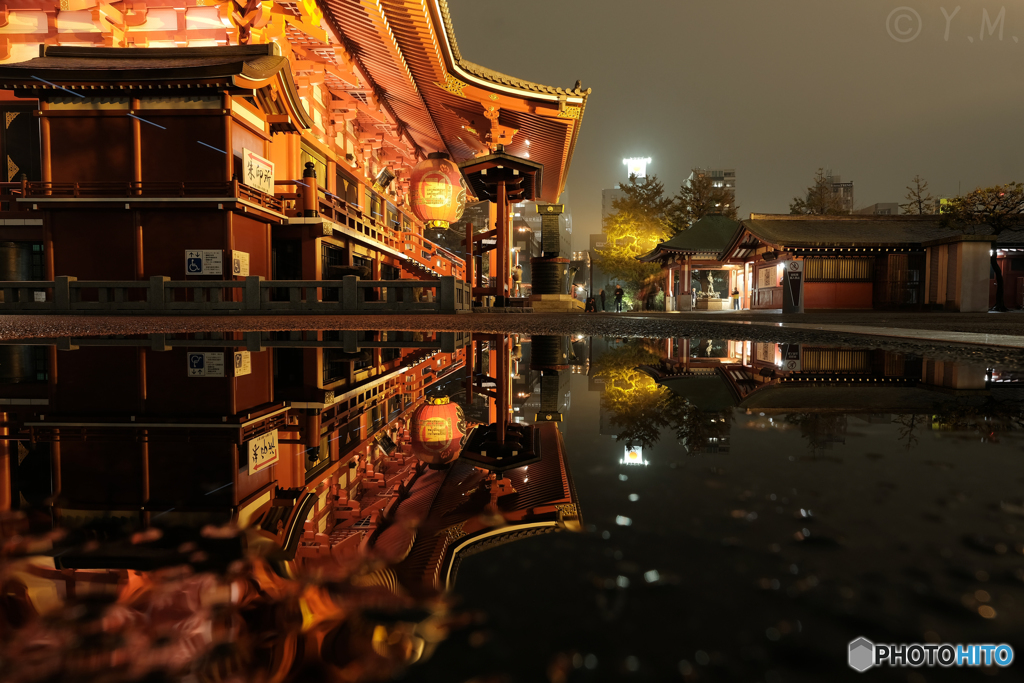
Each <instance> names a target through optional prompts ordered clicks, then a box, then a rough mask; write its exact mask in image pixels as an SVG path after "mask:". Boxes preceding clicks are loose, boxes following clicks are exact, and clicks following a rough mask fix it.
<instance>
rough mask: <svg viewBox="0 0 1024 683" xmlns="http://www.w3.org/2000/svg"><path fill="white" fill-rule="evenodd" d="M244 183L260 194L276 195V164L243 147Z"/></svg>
mask: <svg viewBox="0 0 1024 683" xmlns="http://www.w3.org/2000/svg"><path fill="white" fill-rule="evenodd" d="M242 183H244V184H245V185H248V186H249V187H254V188H256V189H257V190H259V191H260V192H264V193H266V194H274V162H273V161H270V160H269V159H264V158H263V157H261V156H260V155H259V154H257V153H256V152H253V151H252V150H251V149H246V148H245V147H243V148H242Z"/></svg>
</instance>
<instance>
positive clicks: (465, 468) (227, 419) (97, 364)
mask: <svg viewBox="0 0 1024 683" xmlns="http://www.w3.org/2000/svg"><path fill="white" fill-rule="evenodd" d="M538 342H539V343H538ZM526 346H527V347H532V351H533V354H532V358H530V360H529V362H528V367H527V365H524V364H523V361H522V358H521V354H522V346H521V345H520V344H519V343H518V341H517V340H515V339H509V338H506V337H504V336H497V335H491V336H484V335H481V336H477V337H471V336H470V335H468V334H461V333H459V334H456V333H426V334H424V333H395V332H390V333H383V332H358V333H357V332H310V333H284V334H279V333H272V334H267V333H263V334H260V333H248V334H237V333H236V334H227V335H223V336H222V335H206V336H205V337H203V336H199V335H188V336H185V335H182V336H181V337H173V336H170V335H153V336H150V337H139V338H118V339H103V338H90V339H75V340H68V339H64V340H54V343H53V344H42V343H40V344H36V345H31V346H29V345H18V346H15V345H4V346H0V351H3V352H4V353H7V354H8V355H12V354H13V355H15V356H18V357H21V356H24V357H25V361H26V362H25V363H24V364H23V365H22V367H24V368H25V370H24V372H22V373H21V374H20V375H19V376H17V377H13V378H12V377H9V378H6V379H7V382H8V383H7V384H5V385H4V386H3V388H2V398H3V403H4V405H3V406H2V409H3V410H5V411H6V412H5V413H4V414H3V415H0V417H2V418H3V419H2V423H3V429H4V431H3V434H2V435H0V436H2V437H3V438H4V440H2V441H0V448H2V449H3V450H2V452H0V455H2V456H4V457H3V458H2V460H3V461H4V462H3V464H5V465H7V464H8V463H9V464H10V467H9V468H8V467H6V466H5V467H3V468H0V496H2V497H0V503H2V508H0V514H3V515H4V526H3V531H4V533H5V535H6V534H9V533H11V532H13V531H19V532H24V531H31V532H35V533H42V532H46V531H47V530H49V529H50V528H63V529H75V528H78V529H82V530H85V531H86V534H87V537H88V538H94V539H98V540H100V541H103V543H100V544H99V545H98V546H96V545H95V544H94V545H92V546H82V545H80V544H79V545H76V546H74V547H69V548H66V549H65V550H64V552H61V553H54V555H56V557H52V558H49V559H47V558H37V561H35V564H34V568H33V569H32V572H33V577H34V578H32V579H31V581H30V582H32V581H44V582H50V583H52V584H53V586H55V587H54V588H50V589H47V590H46V591H44V593H46V594H47V595H51V596H55V597H54V600H50V601H49V603H47V604H45V605H44V604H42V603H40V604H39V605H35V606H33V605H34V603H33V599H32V598H31V597H25V601H24V607H25V609H26V610H27V611H28V613H31V612H33V611H36V608H38V609H39V610H42V611H46V610H47V609H51V610H52V609H56V608H57V607H56V605H57V604H58V603H60V601H61V599H59V596H72V595H74V592H75V588H74V587H75V586H76V585H78V586H79V587H80V589H81V586H82V585H84V584H82V581H87V582H93V583H95V582H96V581H97V580H100V581H101V582H107V583H110V584H112V585H114V586H122V587H123V586H124V585H125V584H124V582H125V580H126V578H125V577H126V576H127V575H125V574H124V572H125V571H127V570H131V571H141V572H146V571H148V570H152V569H156V568H159V567H161V566H166V565H167V564H168V563H171V564H173V563H175V562H185V558H187V557H188V555H187V554H186V555H181V554H180V553H177V552H175V551H174V550H173V548H172V549H171V550H170V551H167V549H166V548H165V549H162V550H160V551H159V552H157V551H156V550H155V549H153V548H151V547H150V546H148V545H145V544H143V546H141V547H135V546H132V545H131V544H127V545H126V544H125V543H123V542H121V541H117V540H116V539H118V538H124V537H125V535H126V534H128V533H133V532H144V531H145V530H147V529H149V528H154V527H156V528H162V529H170V528H174V527H184V528H188V529H192V530H195V533H194V534H193V535H196V534H198V529H200V528H201V527H203V526H204V525H207V524H213V525H222V524H225V523H227V522H229V521H232V520H233V521H234V522H235V523H236V524H237V526H238V527H240V528H242V529H243V530H244V536H243V537H242V544H241V547H240V546H239V541H238V539H235V540H234V541H233V544H234V545H233V546H232V548H233V550H232V551H231V552H233V553H235V554H236V555H238V554H239V553H241V552H242V549H243V548H245V547H247V548H248V550H249V552H250V553H251V552H256V553H257V554H258V555H260V556H261V557H264V558H266V560H267V561H268V562H269V565H268V566H272V567H275V568H277V571H278V573H279V574H280V575H281V576H282V577H298V576H310V575H320V576H333V577H335V578H340V579H344V580H351V581H352V582H353V583H354V585H355V586H356V587H360V588H362V589H365V590H377V591H379V590H385V591H386V593H387V594H389V595H391V596H392V598H391V600H392V601H394V600H397V601H398V603H399V604H401V605H405V606H406V607H408V606H409V603H408V601H409V600H415V599H424V598H430V596H439V595H442V594H443V593H444V592H445V591H446V590H447V589H448V588H449V587H450V586H451V585H452V582H453V581H454V578H455V574H456V571H457V568H458V563H459V560H460V558H461V557H464V556H466V555H468V554H472V553H475V552H479V551H480V550H484V549H486V548H488V547H491V546H493V545H496V544H500V543H505V542H508V541H511V540H517V539H520V538H526V537H529V536H533V535H537V534H541V533H547V532H551V531H558V530H563V529H570V530H578V529H579V514H578V508H577V500H576V495H575V491H574V490H573V487H572V482H571V476H570V473H569V469H568V464H567V460H566V453H565V448H564V445H563V442H562V437H561V434H560V432H559V431H558V426H557V424H556V423H557V422H558V421H560V417H559V416H560V410H561V409H562V408H563V406H564V404H565V397H566V396H567V385H566V387H565V389H566V392H565V394H564V395H563V394H562V393H560V392H561V382H560V377H561V376H562V375H563V374H567V373H568V372H569V371H570V363H569V362H568V357H571V352H570V354H569V356H562V355H561V352H559V353H558V354H554V352H553V350H555V349H558V350H564V349H567V348H571V346H570V345H569V343H568V342H567V341H565V340H563V339H561V338H537V337H535V338H534V340H533V343H532V344H527V345H526ZM538 347H540V349H541V351H540V353H539V354H538ZM538 355H539V356H541V359H540V361H538V360H537V359H538ZM555 355H557V356H558V357H557V358H556V357H555ZM517 356H519V358H518V359H517ZM483 358H486V359H487V360H486V362H481V360H482V359H483ZM519 366H522V368H521V371H520V368H519ZM523 375H525V376H527V377H530V376H531V375H532V376H534V377H535V378H536V380H537V383H538V384H539V388H540V403H541V406H540V408H541V409H540V410H537V411H536V412H537V415H536V417H537V420H538V421H539V423H538V424H536V425H534V424H525V423H523V421H522V420H518V421H517V420H515V419H514V417H516V412H515V410H514V408H515V407H516V406H515V404H514V401H513V391H514V387H516V386H517V385H516V378H517V377H519V376H523ZM460 378H461V381H460ZM552 380H553V381H552ZM520 386H521V385H520ZM97 387H103V388H104V391H103V392H102V395H103V400H102V401H97V400H96V396H97V395H98V392H97ZM518 391H519V393H527V397H529V396H532V394H533V392H532V387H531V388H530V391H529V392H523V391H522V390H521V389H520V390H518ZM439 394H455V399H456V400H457V401H461V402H462V403H464V404H465V405H466V406H469V407H471V410H469V411H466V412H467V413H468V424H467V422H464V421H462V420H460V415H459V411H458V410H457V408H458V406H457V405H456V403H448V404H447V405H444V401H443V400H434V399H432V397H436V396H437V395H439ZM477 397H483V400H482V401H480V403H482V405H479V406H478V405H477V401H478V399H477ZM523 403H525V401H522V400H521V401H520V407H521V405H522V404H523ZM529 417H531V418H532V417H534V416H533V415H530V416H529ZM467 431H468V432H469V438H468V440H464V439H463V438H462V437H463V434H464V433H465V432H467ZM463 444H465V445H466V450H465V452H462V453H461V456H462V457H459V456H460V451H461V450H462V446H463ZM11 507H13V508H21V509H22V513H20V514H13V515H12V513H9V512H8V513H4V512H3V510H7V509H10V508H11ZM43 513H45V517H44V516H43ZM204 533H205V532H204ZM76 538H78V536H76ZM229 554H230V553H229ZM97 570H110V571H108V572H107V573H103V572H100V573H97ZM115 570H116V571H115ZM83 571H87V572H89V576H84V575H82V572H83ZM311 572H312V574H311ZM83 576H84V578H83ZM100 576H104V577H106V578H103V579H99V578H98V577H100ZM26 580H28V579H26ZM268 580H269V579H268ZM277 580H278V579H273V581H277ZM90 585H91V584H90ZM374 587H376V588H374ZM25 595H26V596H28V594H27V593H26V594H25ZM44 602H45V601H44ZM311 608H315V605H313V607H311ZM327 611H328V612H330V611H331V610H327ZM335 611H336V610H335ZM332 614H333V612H332ZM335 616H336V615H335ZM332 618H333V617H332ZM385 635H386V634H385ZM385 649H386V648H385ZM406 655H409V656H408V657H406ZM418 656H419V655H418V654H416V657H418ZM403 657H405V658H406V659H407V660H408V659H410V658H411V659H415V658H416V657H412V655H410V654H409V653H408V652H407V653H405V654H404V655H403Z"/></svg>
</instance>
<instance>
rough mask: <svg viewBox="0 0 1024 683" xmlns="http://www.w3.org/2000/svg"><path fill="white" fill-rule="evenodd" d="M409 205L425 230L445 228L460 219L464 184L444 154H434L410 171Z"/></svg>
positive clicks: (464, 199) (454, 166)
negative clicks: (424, 224)
mask: <svg viewBox="0 0 1024 683" xmlns="http://www.w3.org/2000/svg"><path fill="white" fill-rule="evenodd" d="M410 180H411V183H412V187H411V190H412V192H411V196H410V203H411V205H412V210H413V213H415V214H416V217H417V218H419V219H420V220H421V221H423V222H424V223H426V224H427V227H428V228H447V227H448V224H449V223H454V222H455V221H457V220H459V219H460V218H462V212H463V210H464V209H465V208H466V182H465V180H463V179H462V173H461V171H459V167H458V166H456V165H455V164H454V163H452V161H451V160H450V159H449V158H448V155H447V154H445V153H444V152H434V153H432V154H430V155H429V156H428V157H427V158H426V159H424V160H423V161H421V162H420V163H418V164H416V168H414V169H412V177H411V179H410Z"/></svg>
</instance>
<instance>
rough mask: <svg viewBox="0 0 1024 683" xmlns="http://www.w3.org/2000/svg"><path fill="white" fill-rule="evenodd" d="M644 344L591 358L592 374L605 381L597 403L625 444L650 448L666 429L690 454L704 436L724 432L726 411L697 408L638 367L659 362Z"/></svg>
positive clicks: (702, 443) (705, 439)
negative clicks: (600, 404)
mask: <svg viewBox="0 0 1024 683" xmlns="http://www.w3.org/2000/svg"><path fill="white" fill-rule="evenodd" d="M649 343H650V342H648V341H645V340H633V341H630V342H628V343H626V344H624V345H622V346H620V347H617V348H614V349H611V350H609V351H608V352H607V353H605V354H604V355H602V356H601V357H600V358H599V359H597V361H596V362H595V363H594V366H593V372H594V375H595V376H599V377H603V378H604V380H605V384H604V386H605V389H604V395H603V396H602V397H601V403H602V406H603V407H604V409H605V410H607V411H608V413H609V414H610V420H609V421H610V423H611V424H612V425H613V426H614V427H616V428H618V429H619V430H621V431H619V433H618V435H617V436H616V438H617V439H618V440H619V441H624V442H626V444H627V445H629V446H643V447H644V448H649V447H651V446H653V445H654V444H656V443H657V442H658V441H659V440H660V439H661V430H662V429H666V428H667V429H670V430H671V431H673V432H674V433H675V435H676V438H677V439H679V440H680V441H682V442H683V443H684V444H686V447H687V450H688V451H689V452H690V453H695V452H699V451H701V450H702V449H704V448H705V447H706V446H707V444H708V443H709V439H711V438H713V437H722V436H724V433H723V430H724V432H728V425H729V422H728V419H729V417H728V416H729V415H730V413H729V411H724V412H723V413H721V414H719V413H710V412H705V411H702V410H699V409H698V408H697V407H696V406H694V405H693V404H692V403H690V402H689V401H687V400H686V399H685V398H683V397H682V396H679V395H678V394H675V393H673V392H671V391H669V390H668V389H666V388H665V387H664V386H662V385H660V384H657V383H656V382H655V381H654V379H652V378H651V377H650V376H649V375H647V374H645V373H643V372H642V371H640V370H639V369H638V366H640V365H658V364H660V363H662V362H663V361H662V359H661V357H660V356H659V355H658V354H657V353H656V352H655V351H653V350H651V348H648V344H649Z"/></svg>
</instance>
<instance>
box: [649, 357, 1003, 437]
mask: <svg viewBox="0 0 1024 683" xmlns="http://www.w3.org/2000/svg"><path fill="white" fill-rule="evenodd" d="M663 343H664V345H665V348H664V351H663V352H662V354H661V355H662V361H661V362H660V363H658V364H656V365H647V366H642V367H641V368H640V369H641V370H643V371H644V372H645V373H647V374H648V375H650V376H651V377H653V378H654V379H655V381H656V382H657V383H658V384H659V385H660V386H663V387H665V388H666V389H668V390H669V391H671V392H672V394H673V395H674V396H676V397H678V398H679V399H680V400H682V401H685V404H686V412H683V413H679V414H677V413H678V410H677V409H675V408H673V404H672V403H669V404H668V405H669V408H670V409H671V411H672V412H673V420H674V423H673V424H674V425H675V426H676V427H677V429H679V430H680V431H681V441H682V442H683V443H684V445H686V446H687V449H688V450H689V451H690V452H694V450H695V451H696V452H705V453H709V452H716V451H723V450H727V449H728V447H729V430H730V429H731V425H732V419H733V415H734V414H735V413H734V409H739V410H743V411H744V412H746V413H747V414H748V415H760V416H761V421H766V425H767V424H770V423H772V418H773V417H774V418H776V419H777V418H779V417H784V418H785V421H786V425H787V426H789V427H795V428H799V430H800V431H801V433H802V434H803V435H804V437H805V438H806V439H807V441H808V443H809V444H810V445H811V446H812V448H813V450H815V451H816V452H820V451H826V450H830V449H831V448H833V447H834V445H835V444H843V443H845V440H846V434H847V429H848V427H847V421H848V416H854V415H855V416H857V418H858V419H859V420H860V421H867V422H872V423H874V422H882V423H888V422H890V421H891V419H892V418H891V416H894V415H913V414H917V415H932V414H936V415H940V417H936V418H935V419H934V420H933V421H932V424H933V428H935V429H938V428H940V427H938V426H936V425H942V424H948V425H953V426H954V427H956V426H957V425H961V426H962V425H963V424H965V423H967V422H970V419H969V418H970V416H971V415H974V414H980V413H978V411H979V410H981V407H982V406H986V405H988V403H987V402H989V401H990V400H993V399H994V398H995V397H996V395H997V394H998V395H1003V396H1005V397H1006V404H1007V405H1016V398H1015V395H1014V394H1013V393H1012V392H1013V391H1015V390H1016V387H1017V386H1019V384H1020V383H1019V382H1016V381H1014V378H1013V377H1011V376H1010V375H1007V376H1006V379H1005V380H1004V381H1003V382H999V381H993V379H994V378H990V377H988V376H987V375H986V369H985V368H984V367H981V366H975V365H972V364H965V363H953V362H942V361H933V360H921V359H916V358H912V357H908V356H906V355H905V354H901V353H895V352H890V351H882V350H871V349H856V348H840V347H825V346H807V345H786V344H771V343H758V342H748V341H728V340H708V339H689V338H681V339H670V340H665V341H664V342H663ZM786 368H789V369H786ZM999 379H1001V378H999ZM997 412H998V411H997ZM771 426H772V427H780V426H781V423H775V424H771Z"/></svg>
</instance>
